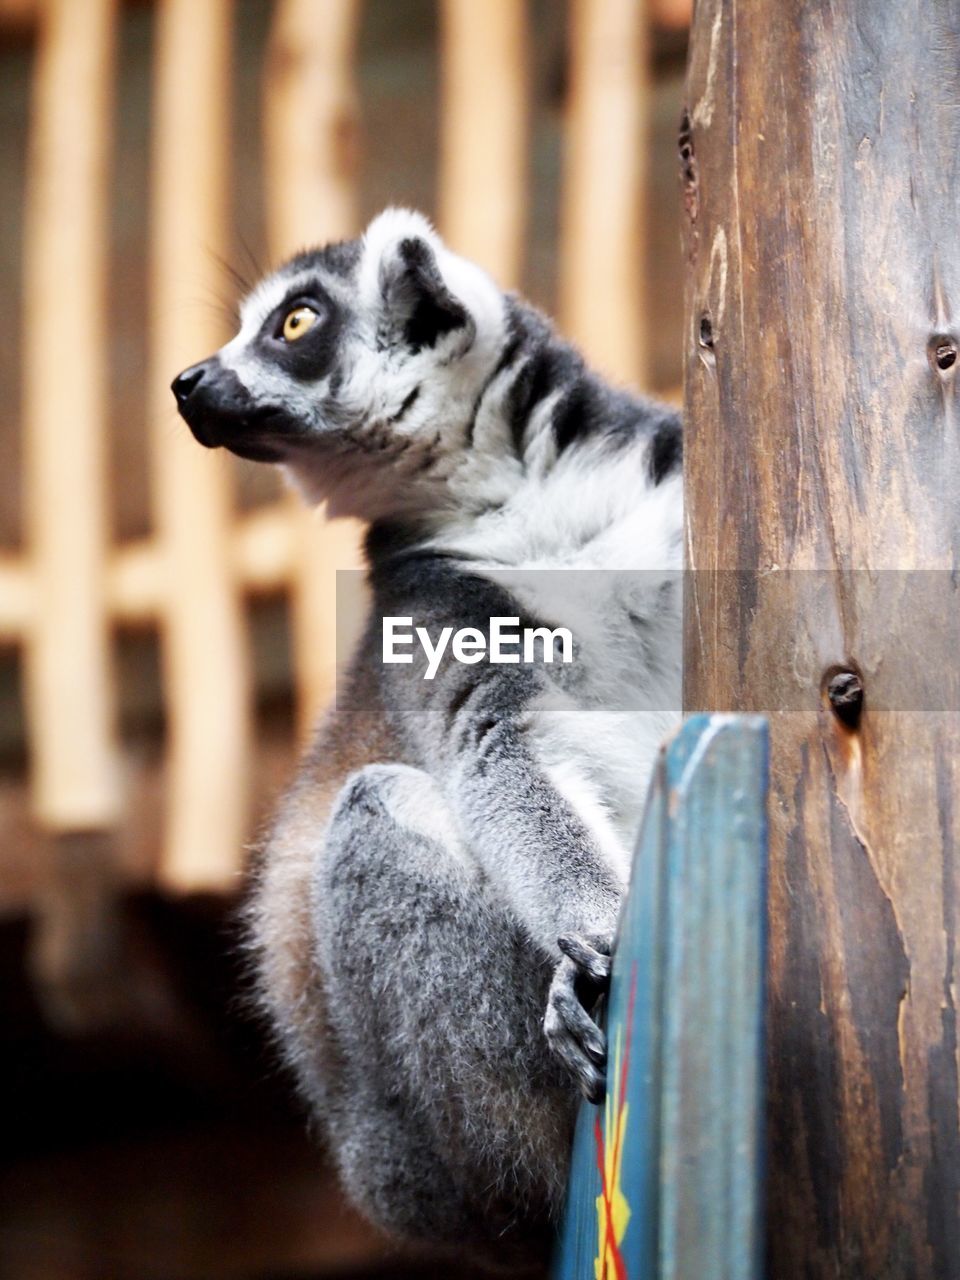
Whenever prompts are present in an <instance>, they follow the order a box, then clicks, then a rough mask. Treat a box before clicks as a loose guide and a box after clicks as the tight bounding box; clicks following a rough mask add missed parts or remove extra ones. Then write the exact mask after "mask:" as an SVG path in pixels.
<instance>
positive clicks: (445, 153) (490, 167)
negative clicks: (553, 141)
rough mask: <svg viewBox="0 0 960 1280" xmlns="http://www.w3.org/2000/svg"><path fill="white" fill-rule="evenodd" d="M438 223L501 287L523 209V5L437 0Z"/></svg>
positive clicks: (519, 258)
mask: <svg viewBox="0 0 960 1280" xmlns="http://www.w3.org/2000/svg"><path fill="white" fill-rule="evenodd" d="M440 12H441V17H442V64H443V65H442V83H443V100H442V105H441V111H440V228H441V230H442V232H443V235H444V237H445V239H446V240H447V242H448V243H449V244H450V246H451V247H452V248H453V249H455V250H456V251H457V252H458V253H462V254H464V255H465V256H466V257H468V258H473V259H474V260H475V261H477V262H479V263H480V264H481V265H482V266H484V267H486V268H487V270H488V271H490V272H491V273H492V274H493V275H494V276H495V277H496V279H497V281H498V282H499V283H500V284H501V285H502V286H503V287H504V288H507V289H513V288H517V287H518V286H519V284H520V273H521V270H522V266H523V235H524V227H525V222H526V210H527V181H526V179H527V172H526V167H527V127H528V84H527V82H528V76H527V7H526V4H524V3H518V0H487V3H486V4H482V5H481V4H476V3H475V0H443V2H442V5H441V10H440Z"/></svg>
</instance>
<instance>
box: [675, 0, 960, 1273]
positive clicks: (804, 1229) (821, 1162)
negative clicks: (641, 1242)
mask: <svg viewBox="0 0 960 1280" xmlns="http://www.w3.org/2000/svg"><path fill="white" fill-rule="evenodd" d="M687 94H688V96H687V106H688V110H687V115H686V117H685V120H684V126H683V130H682V137H681V157H682V166H683V182H684V196H685V208H686V227H685V236H686V250H687V256H688V262H689V270H688V278H687V289H686V404H687V436H686V464H685V465H686V479H687V531H686V532H687V557H688V566H689V567H692V568H693V569H694V570H696V572H695V573H693V574H688V588H689V590H688V594H687V599H686V606H687V609H686V637H685V667H686V687H685V694H684V698H685V703H686V705H687V707H688V708H691V709H694V708H711V709H717V710H732V709H751V710H754V709H756V710H766V711H768V712H769V713H770V714H771V717H772V720H771V728H772V797H771V813H770V824H771V826H770V829H771V886H770V898H769V911H770V942H771V972H770V1008H769V1057H768V1062H769V1086H770V1104H769V1189H768V1207H769V1230H768V1241H769V1243H768V1265H767V1274H768V1275H769V1276H771V1277H775V1280H799V1278H800V1277H803V1278H804V1280H814V1278H818V1277H828V1276H829V1277H830V1278H831V1280H834V1278H836V1277H840V1278H842V1280H864V1278H865V1277H881V1276H882V1277H884V1278H885V1280H907V1278H908V1277H909V1278H913V1277H916V1278H917V1280H919V1278H920V1277H934V1276H935V1277H937V1280H956V1277H958V1276H960V1217H958V1212H960V1205H958V1199H960V1130H958V1086H957V1080H958V1049H957V1026H956V994H955V992H956V982H957V972H956V950H957V936H958V926H960V919H958V908H960V899H958V883H960V866H958V850H960V719H958V714H957V713H958V709H960V704H958V692H960V688H958V686H960V681H958V678H957V652H958V625H957V595H956V588H955V580H954V574H955V571H956V568H957V550H958V546H960V503H958V499H957V494H958V491H960V442H958V438H957V426H958V413H957V392H956V376H957V371H958V357H957V339H958V330H957V323H958V315H960V256H958V253H957V242H958V209H960V184H958V179H960V147H958V146H957V128H956V126H957V103H958V102H960V12H958V9H957V6H956V4H950V3H943V2H941V0H918V3H917V4H915V5H913V6H909V7H904V6H902V5H893V4H889V5H888V4H876V3H873V2H872V0H837V2H836V3H834V4H831V5H829V6H824V5H811V4H803V3H800V2H799V0H739V2H738V3H735V4H734V3H730V2H729V0H727V2H724V0H700V2H699V3H698V6H697V13H696V17H695V20H694V30H693V36H692V51H691V60H690V68H689V75H688V86H687ZM732 571H738V572H732Z"/></svg>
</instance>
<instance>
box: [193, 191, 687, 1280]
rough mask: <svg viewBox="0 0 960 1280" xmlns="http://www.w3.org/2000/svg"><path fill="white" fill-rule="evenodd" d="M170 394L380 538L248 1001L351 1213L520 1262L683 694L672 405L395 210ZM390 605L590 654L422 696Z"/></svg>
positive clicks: (586, 1084) (259, 307)
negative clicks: (510, 622) (555, 639)
mask: <svg viewBox="0 0 960 1280" xmlns="http://www.w3.org/2000/svg"><path fill="white" fill-rule="evenodd" d="M304 299H306V301H307V305H309V306H311V307H312V308H313V309H314V310H315V311H316V313H317V315H318V317H319V319H318V321H317V323H316V325H315V326H314V328H313V330H312V331H311V333H312V336H311V333H308V334H307V336H306V337H304V338H300V339H299V340H298V341H297V343H296V347H295V349H288V348H287V346H286V344H285V343H284V342H283V340H282V338H281V337H278V334H279V333H280V329H281V327H282V322H283V317H284V314H285V311H286V310H287V309H289V308H290V307H291V306H292V305H293V304H294V303H295V302H296V303H298V304H302V303H303V300H304ZM198 371H199V372H198ZM174 390H175V392H176V394H177V398H178V401H179V402H180V408H181V412H182V413H183V415H184V417H185V418H186V419H187V421H188V422H189V423H190V425H191V427H192V429H193V430H194V433H195V434H196V435H197V437H198V439H200V441H201V442H202V443H204V444H207V445H216V444H222V445H225V446H226V447H228V448H231V449H233V450H234V451H236V452H239V453H241V454H242V455H244V456H248V457H261V458H268V459H269V460H274V461H280V462H282V463H283V464H284V465H285V466H287V468H288V469H289V471H290V472H291V473H292V474H293V476H294V478H295V479H296V480H297V481H298V483H300V484H301V485H302V487H303V488H304V490H305V491H306V492H307V493H308V494H310V495H314V496H320V495H323V496H327V497H328V498H329V499H330V500H331V501H332V502H333V504H334V506H335V508H336V509H337V510H341V511H348V512H351V513H353V514H356V515H359V516H361V517H363V518H366V519H367V520H369V521H370V522H371V526H370V532H369V535H368V539H367V553H368V561H369V565H370V583H371V588H372V593H373V608H372V611H371V619H370V624H369V626H368V629H367V632H366V635H365V637H364V640H363V642H362V643H361V645H360V647H359V649H358V652H357V654H356V656H355V658H354V661H353V663H352V665H351V668H350V671H349V673H348V675H347V677H346V678H345V680H344V682H343V683H342V685H341V687H340V689H339V690H338V699H337V709H336V711H335V712H334V713H333V714H332V715H331V716H330V717H329V718H328V719H327V721H326V722H325V724H324V726H323V727H322V728H321V730H320V733H319V735H318V738H317V741H316V743H315V745H314V747H313V749H312V751H311V753H310V755H309V757H308V759H307V760H306V761H305V763H304V766H303V769H302V771H301V773H300V776H299V778H298V780H297V783H296V784H295V786H294V788H293V790H292V791H291V794H290V796H289V797H288V799H287V800H286V802H285V803H284V805H283V806H282V807H281V810H280V813H279V815H278V817H277V820H276V823H275V826H274V830H273V833H272V835H271V837H270V839H269V840H268V841H267V844H266V847H265V849H264V852H263V856H262V862H261V866H260V870H259V872H258V875H257V879H256V884H255V889H254V895H253V903H252V908H251V927H252V935H253V940H254V945H255V949H256V954H257V957H258V971H259V976H260V986H261V991H262V994H263V1000H264V1005H265V1007H266V1009H267V1010H268V1012H269V1014H270V1016H271V1018H272V1021H273V1023H274V1026H275V1028H276V1031H277V1034H278V1037H279V1040H280V1043H281V1044H282V1045H283V1047H284V1050H285V1053H286V1056H287V1058H288V1060H289V1061H290V1063H291V1065H292V1066H293V1068H294V1070H295V1072H296V1074H297V1077H298V1079H299V1082H300V1085H301V1088H302V1090H303V1092H304V1094H305V1096H306V1097H307V1098H308V1100H309V1101H310V1103H311V1106H312V1108H313V1110H314V1112H315V1114H316V1115H317V1117H318V1119H319V1120H320V1122H321V1123H322V1125H323V1127H324V1130H325V1132H326V1134H327V1135H328V1138H329V1140H330V1146H331V1150H332V1151H333V1153H334V1155H335V1157H336V1159H337V1161H338V1165H339V1168H340V1172H341V1175H342V1178H343V1181H344V1185H345V1187H346V1189H347V1191H348V1193H349V1194H350V1196H351V1197H352V1199H353V1200H354V1201H355V1202H356V1203H357V1204H358V1205H359V1206H360V1208H361V1209H363V1210H364V1211H365V1212H366V1213H367V1214H368V1215H369V1216H370V1217H371V1218H372V1219H373V1220H374V1221H376V1222H378V1223H379V1224H380V1225H381V1226H383V1227H384V1228H385V1229H387V1230H388V1231H391V1232H393V1233H394V1234H396V1235H399V1236H403V1237H407V1238H414V1239H426V1240H429V1241H432V1242H433V1243H439V1244H444V1243H446V1244H448V1245H455V1246H459V1247H466V1248H469V1249H471V1250H472V1251H473V1252H474V1253H476V1254H477V1255H478V1256H481V1257H485V1258H487V1259H488V1260H490V1259H492V1260H496V1261H498V1262H500V1263H502V1264H507V1265H514V1266H520V1265H521V1264H522V1263H523V1262H525V1261H529V1260H530V1258H531V1257H535V1256H536V1255H537V1252H538V1250H539V1249H540V1248H542V1246H543V1242H544V1239H545V1235H544V1233H545V1232H546V1231H547V1230H548V1228H549V1225H550V1224H551V1223H552V1222H555V1220H556V1217H557V1214H558V1212H559V1208H560V1205H561V1203H562V1195H563V1187H564V1181H565V1173H566V1161H567V1156H568V1151H569V1142H570V1136H571V1131H572V1123H573V1117H574V1113H575V1106H576V1101H577V1098H578V1096H579V1093H578V1090H579V1092H582V1093H584V1094H586V1095H587V1096H589V1097H592V1098H595V1099H596V1098H599V1097H600V1096H602V1091H603V1076H604V1066H605V1044H604V1038H603V1034H602V1032H601V1031H600V1029H599V1028H598V1027H597V1026H596V1024H595V1022H594V1021H593V1020H592V1018H591V1017H590V1016H589V1009H588V1008H585V1004H584V1002H585V1001H586V1003H587V1004H590V1003H592V998H593V997H594V996H595V995H596V994H597V993H598V992H600V991H601V990H602V989H603V987H604V984H605V982H606V980H607V977H608V974H609V953H610V949H611V945H612V940H613V934H614V930H615V927H616V921H617V915H618V912H619V908H620V903H621V901H622V897H623V893H624V890H625V888H626V880H627V875H628V872H629V856H630V847H631V843H632V835H633V832H634V830H635V826H636V822H637V820H638V817H639V812H640V807H641V803H642V798H643V793H644V790H645V786H646V775H647V773H648V772H649V767H650V765H651V763H652V760H653V755H654V751H655V746H656V742H657V741H658V739H659V737H660V736H661V734H662V733H663V731H664V730H665V729H666V728H668V727H669V724H670V723H671V720H672V719H673V718H674V716H675V709H676V706H677V703H678V701H679V670H680V667H679V609H680V597H679V583H678V579H677V575H676V570H677V568H678V564H679V538H680V501H681V498H680V486H679V479H678V473H679V463H680V427H679V421H678V419H677V417H676V415H674V414H672V413H671V412H670V411H668V410H666V409H664V408H663V407H661V406H659V405H655V404H653V403H652V402H649V401H644V400H639V399H636V398H634V397H632V396H630V395H628V394H627V393H625V392H622V391H618V390H614V389H612V388H610V387H609V386H607V385H606V384H605V383H604V382H603V381H601V380H600V379H599V378H598V377H597V376H596V375H594V374H593V373H591V372H590V371H589V370H588V369H587V368H586V367H585V365H584V363H583V361H582V359H581V357H580V356H579V354H578V353H577V352H576V351H575V350H574V349H573V348H571V347H570V346H568V345H567V344H565V343H564V342H562V341H561V340H560V339H558V338H557V337H556V335H555V334H554V333H553V331H552V329H551V328H550V327H549V325H548V324H547V322H546V321H545V320H544V319H543V317H541V316H540V315H539V314H538V313H537V312H535V311H534V310H533V309H532V308H530V307H529V306H527V305H526V304H525V303H523V302H521V301H520V300H519V299H517V298H514V297H506V296H504V295H502V294H500V293H499V291H498V290H496V288H495V286H493V285H492V283H491V282H490V281H489V279H488V278H487V277H486V276H484V275H483V273H482V272H480V271H479V269H478V268H475V267H473V266H472V265H470V264H467V263H464V262H463V261H462V260H460V259H457V258H456V257H455V256H454V255H452V254H450V252H449V251H448V250H447V249H446V248H445V246H443V245H442V243H441V242H440V241H439V239H438V238H437V237H436V235H435V233H434V232H433V231H432V229H431V228H430V227H429V226H428V224H426V223H425V222H424V220H423V219H420V218H419V217H418V216H417V215H412V214H405V213H403V212H401V211H391V212H389V213H388V214H386V215H383V216H382V217H381V218H380V219H378V220H377V221H376V222H375V223H374V224H372V225H371V228H370V229H369V230H368V232H367V235H366V237H365V238H364V239H363V240H362V241H359V242H351V243H350V244H348V245H340V246H332V247H331V248H329V249H326V250H320V251H317V252H316V253H313V254H305V255H301V256H300V257H299V258H297V259H295V260H294V261H293V262H292V263H290V264H288V266H287V267H286V268H283V269H282V270H281V271H280V272H279V273H277V274H276V275H275V276H274V277H272V278H271V279H269V280H268V281H266V282H265V283H264V284H263V285H261V286H260V287H259V288H258V290H257V291H256V292H255V294H254V295H253V297H252V298H251V299H250V300H249V301H248V303H247V304H245V307H244V311H243V317H242V324H241V329H240V333H239V334H238V336H237V338H235V339H234V340H233V342H231V343H229V344H228V345H227V346H226V347H225V348H224V349H223V350H222V351H221V352H219V353H218V354H217V355H216V356H214V357H211V359H210V360H209V361H206V362H204V364H203V365H201V366H196V367H195V369H194V370H188V371H187V373H186V374H185V375H182V377H181V379H178V382H177V383H175V384H174ZM638 568H642V569H645V570H647V571H648V572H647V574H645V575H640V576H637V575H631V574H630V573H629V572H628V571H630V570H634V569H638ZM529 569H534V570H535V572H533V573H530V574H525V573H520V574H519V575H518V574H517V571H518V570H529ZM572 570H576V571H579V570H592V571H593V572H592V573H591V574H586V575H580V576H579V577H577V578H576V579H575V582H576V585H575V586H573V587H571V586H570V583H573V582H574V579H572V578H571V579H568V580H564V579H562V578H561V579H559V580H558V579H557V578H556V577H555V576H552V575H556V574H561V575H562V574H563V573H564V572H570V571H572ZM610 571H614V572H610ZM384 616H393V617H406V616H410V617H413V618H414V619H415V621H416V623H417V624H418V625H423V626H426V627H427V628H428V629H429V630H430V631H431V632H436V631H438V630H439V629H440V628H441V627H443V626H444V625H453V626H456V627H465V626H476V627H478V628H479V629H480V630H481V631H483V630H485V629H486V628H487V627H488V626H489V619H490V618H491V617H492V616H518V617H520V618H521V619H522V620H523V622H524V624H527V623H529V624H530V625H541V624H545V625H548V626H550V627H554V626H557V625H559V624H560V623H563V622H566V621H570V622H571V629H572V630H573V632H574V635H575V637H576V662H575V663H574V665H573V666H572V667H570V668H562V667H559V666H548V665H544V664H530V665H524V664H520V665H516V666H495V665H487V664H485V663H481V664H478V665H475V666H467V665H463V664H460V663H457V662H455V661H453V660H451V659H450V658H449V655H448V656H447V658H445V660H444V661H443V662H442V663H441V665H440V668H439V670H438V672H437V674H436V677H435V678H434V679H433V680H431V681H429V682H426V681H424V680H423V679H422V678H421V677H422V670H421V668H420V667H419V666H418V665H417V663H416V662H415V663H413V664H411V665H409V666H394V665H386V664H384V663H383V662H382V660H381V653H380V623H381V619H382V618H383V617H384ZM628 693H629V697H628V696H627V694H628Z"/></svg>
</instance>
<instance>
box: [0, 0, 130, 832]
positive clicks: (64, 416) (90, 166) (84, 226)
mask: <svg viewBox="0 0 960 1280" xmlns="http://www.w3.org/2000/svg"><path fill="white" fill-rule="evenodd" d="M114 19H115V14H114V3H113V0H48V3H47V4H46V7H45V9H44V15H43V24H42V28H41V32H40V40H39V48H38V58H37V65H36V71H35V77H34V86H33V118H32V127H31V137H30V155H29V162H28V164H29V172H28V182H27V207H26V217H25V225H26V234H25V244H24V386H23V417H24V473H25V483H26V493H27V504H26V505H27V521H28V524H27V531H28V546H29V557H30V558H29V562H28V563H29V571H30V575H31V578H32V581H31V584H30V585H31V590H32V593H33V596H34V599H35V605H36V608H35V612H34V615H33V624H34V625H33V626H32V628H31V630H30V633H29V635H28V636H27V637H26V639H27V646H26V693H27V714H28V721H29V731H30V744H31V752H32V769H31V783H32V788H33V805H34V811H35V813H36V815H37V817H38V818H39V820H40V821H42V822H44V823H45V824H47V826H49V827H51V828H53V829H54V830H60V831H78V830H89V829H91V828H106V827H109V826H111V825H112V824H113V823H114V822H115V821H116V819H117V817H118V812H119V806H120V789H119V774H118V767H117V766H118V760H117V753H116V744H115V740H114V733H113V690H112V687H111V680H110V652H109V634H108V626H107V618H106V611H105V602H104V570H105V559H106V550H107V543H108V537H109V530H108V520H107V505H106V493H105V477H106V448H105V444H106V442H105V427H106V375H107V359H106V317H105V296H104V288H105V282H106V270H107V262H106V245H107V204H106V197H107V191H108V166H107V159H108V146H109V126H110V113H111V110H112V93H113V56H114Z"/></svg>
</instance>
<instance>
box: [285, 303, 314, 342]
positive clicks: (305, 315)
mask: <svg viewBox="0 0 960 1280" xmlns="http://www.w3.org/2000/svg"><path fill="white" fill-rule="evenodd" d="M318 319H319V317H318V316H317V313H316V312H315V311H314V309H313V307H294V308H293V310H292V311H288V312H287V314H286V315H285V316H284V319H283V328H282V329H281V330H280V332H281V333H282V334H283V336H284V338H285V339H286V341H287V342H296V340H297V339H298V338H302V337H303V335H304V334H305V333H308V332H309V331H310V330H311V329H312V328H313V326H314V325H315V324H316V323H317V320H318Z"/></svg>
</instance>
